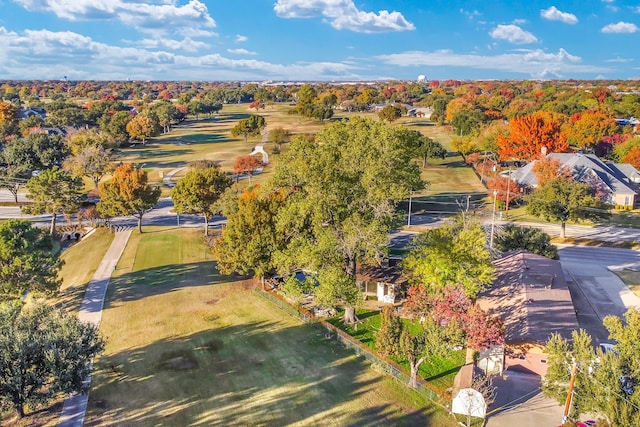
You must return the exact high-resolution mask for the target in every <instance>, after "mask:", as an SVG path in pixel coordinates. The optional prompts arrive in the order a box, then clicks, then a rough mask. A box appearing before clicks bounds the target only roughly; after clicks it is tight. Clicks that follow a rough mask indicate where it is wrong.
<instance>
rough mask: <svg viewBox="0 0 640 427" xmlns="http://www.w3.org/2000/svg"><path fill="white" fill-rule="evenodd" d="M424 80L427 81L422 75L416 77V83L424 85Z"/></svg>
mask: <svg viewBox="0 0 640 427" xmlns="http://www.w3.org/2000/svg"><path fill="white" fill-rule="evenodd" d="M425 80H427V77H426V76H425V75H424V74H420V75H419V76H418V83H424V81H425Z"/></svg>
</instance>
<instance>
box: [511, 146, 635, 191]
mask: <svg viewBox="0 0 640 427" xmlns="http://www.w3.org/2000/svg"><path fill="white" fill-rule="evenodd" d="M547 158H550V159H556V160H558V161H559V162H560V165H561V166H565V167H568V168H569V169H570V170H571V173H572V174H573V176H574V178H575V180H576V181H579V182H588V183H590V184H594V181H597V182H598V183H601V184H602V185H604V186H605V187H606V188H608V189H609V191H610V192H612V193H616V194H635V193H636V191H637V188H638V185H637V183H638V182H640V172H638V171H637V170H636V169H635V168H634V167H633V166H631V165H630V164H627V163H611V162H605V161H602V160H600V158H598V156H596V155H594V154H579V153H550V154H548V155H547ZM536 162H537V160H536V161H533V162H530V163H528V164H527V165H526V166H524V167H522V168H520V169H517V170H515V171H513V172H512V173H511V178H512V179H513V180H514V181H516V182H517V183H518V184H520V185H524V186H527V187H534V188H535V187H537V185H538V177H537V176H536V174H535V173H534V172H533V168H534V165H535V164H536Z"/></svg>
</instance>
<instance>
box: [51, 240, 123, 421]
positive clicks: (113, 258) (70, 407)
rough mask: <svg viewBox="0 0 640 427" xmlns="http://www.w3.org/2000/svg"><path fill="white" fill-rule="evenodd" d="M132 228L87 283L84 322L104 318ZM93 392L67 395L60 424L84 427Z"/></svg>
mask: <svg viewBox="0 0 640 427" xmlns="http://www.w3.org/2000/svg"><path fill="white" fill-rule="evenodd" d="M132 230H133V229H132V228H127V229H122V230H119V231H116V233H115V237H114V239H113V242H112V243H111V246H110V247H109V249H108V250H107V253H106V254H105V255H104V258H103V259H102V262H101V263H100V265H99V266H98V269H97V270H96V272H95V274H94V275H93V278H92V279H91V281H90V282H89V285H88V286H87V290H86V292H85V294H84V299H83V300H82V305H81V306H80V312H79V313H78V317H79V318H80V320H81V321H83V322H88V323H91V324H93V325H96V326H99V325H100V320H101V319H102V307H103V306H104V297H105V295H106V293H107V287H108V286H109V281H110V280H111V274H112V273H113V270H115V268H116V265H117V264H118V261H119V260H120V257H121V256H122V252H124V248H125V247H126V246H127V242H128V241H129V236H130V235H131V231H132ZM84 384H85V385H86V386H87V387H89V385H90V384H91V374H89V375H88V376H87V378H86V379H85V380H84ZM88 400H89V393H88V392H87V393H85V394H73V395H71V396H69V397H67V398H66V400H65V401H64V406H63V408H62V413H61V414H60V420H59V421H58V426H60V427H82V425H83V423H84V415H85V412H86V410H87V402H88Z"/></svg>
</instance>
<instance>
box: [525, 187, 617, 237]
mask: <svg viewBox="0 0 640 427" xmlns="http://www.w3.org/2000/svg"><path fill="white" fill-rule="evenodd" d="M525 201H526V202H527V212H529V213H530V214H532V215H535V216H537V217H542V218H544V219H546V220H547V221H560V238H562V239H564V237H565V228H566V224H567V221H583V220H594V221H595V220H599V219H603V218H608V217H609V216H610V213H609V210H608V208H607V206H606V205H605V204H604V203H603V202H602V201H601V200H600V199H598V198H597V197H595V196H594V190H593V189H592V188H591V187H590V186H589V185H588V184H583V183H580V182H576V181H573V180H571V179H567V178H565V177H558V178H555V179H552V180H550V181H547V182H545V183H544V184H542V185H541V186H539V187H538V188H536V189H535V190H534V191H533V193H531V194H530V195H528V196H525Z"/></svg>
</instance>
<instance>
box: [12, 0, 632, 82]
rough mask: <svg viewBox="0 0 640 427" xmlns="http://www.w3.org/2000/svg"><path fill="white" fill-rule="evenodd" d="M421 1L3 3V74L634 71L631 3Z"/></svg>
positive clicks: (209, 77)
mask: <svg viewBox="0 0 640 427" xmlns="http://www.w3.org/2000/svg"><path fill="white" fill-rule="evenodd" d="M418 3H419V2H415V1H410V0H394V1H391V0H364V1H360V2H355V1H354V0H252V1H251V2H250V4H248V5H247V4H244V3H241V2H214V1H212V0H150V1H148V2H140V1H139V0H112V1H110V2H99V1H97V0H0V43H2V46H3V49H2V51H0V79H3V80H49V81H51V80H61V79H63V76H67V77H68V79H69V80H71V81H91V80H95V81H251V82H255V81H267V80H271V81H286V82H290V81H300V82H309V81H314V82H341V81H356V82H362V81H391V80H394V81H415V80H417V79H418V76H425V77H426V79H427V80H449V79H450V80H465V81H474V80H475V81H480V80H637V79H640V60H639V59H638V58H637V55H638V54H637V53H635V50H633V49H631V47H632V46H633V45H634V44H635V43H636V42H637V40H638V33H640V26H639V25H640V5H638V4H637V2H636V3H634V2H631V1H630V0H599V1H594V2H589V3H588V4H580V5H578V4H576V3H575V2H571V1H568V0H557V1H555V2H553V4H551V3H548V2H541V1H537V0H533V1H529V2H525V3H523V4H514V3H513V2H511V1H505V0H496V1H495V2H493V3H491V4H478V3H477V2H470V1H459V2H450V1H448V0H434V1H433V2H431V3H429V4H428V5H423V4H418ZM175 76H181V77H180V79H179V80H177V79H176V77H175Z"/></svg>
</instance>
